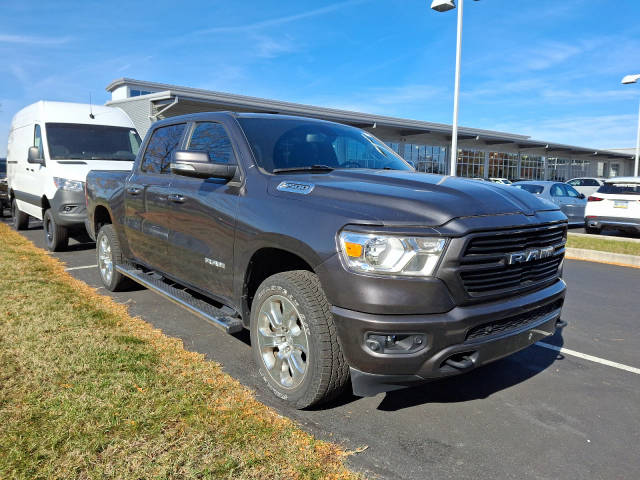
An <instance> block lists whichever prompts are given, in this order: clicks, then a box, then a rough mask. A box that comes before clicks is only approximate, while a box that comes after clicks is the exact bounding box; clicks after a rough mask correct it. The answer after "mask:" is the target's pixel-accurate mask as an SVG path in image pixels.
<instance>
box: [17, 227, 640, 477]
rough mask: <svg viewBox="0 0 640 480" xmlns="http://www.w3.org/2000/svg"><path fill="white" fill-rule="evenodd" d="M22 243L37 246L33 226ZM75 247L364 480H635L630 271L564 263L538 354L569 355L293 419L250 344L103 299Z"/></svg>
mask: <svg viewBox="0 0 640 480" xmlns="http://www.w3.org/2000/svg"><path fill="white" fill-rule="evenodd" d="M5 220H7V219H5ZM23 233H24V236H25V237H27V238H29V239H30V240H32V241H33V242H34V243H35V244H36V245H37V246H40V247H42V246H43V244H44V242H43V232H42V229H41V227H40V226H39V224H38V222H34V221H32V222H31V228H30V230H28V231H25V232H23ZM80 240H81V241H80V242H78V241H76V240H73V241H72V242H71V245H70V250H69V251H67V252H61V253H56V254H54V256H55V257H57V258H59V259H60V260H62V261H63V262H65V263H66V264H67V266H68V268H70V269H71V270H69V273H71V274H72V275H73V276H74V277H76V278H78V279H80V280H83V281H85V282H86V283H88V284H89V285H91V286H93V287H96V288H98V289H99V291H100V292H101V293H104V294H109V295H112V296H113V297H115V299H116V300H117V301H118V302H121V303H126V304H127V305H128V307H129V309H130V312H131V313H132V314H133V315H138V316H140V317H142V318H143V319H144V320H146V321H148V322H149V323H151V324H152V325H154V326H155V327H157V328H160V329H161V330H162V331H163V332H164V333H166V334H167V335H171V336H174V337H178V338H180V339H182V341H183V342H184V345H185V348H187V349H189V350H192V351H197V352H201V353H204V354H205V355H206V357H207V358H208V359H211V360H215V361H217V362H219V363H221V364H222V365H223V366H224V369H225V371H227V372H228V373H229V374H231V375H232V376H233V377H235V378H237V379H238V380H239V381H240V382H242V383H243V384H244V385H246V386H248V387H250V388H252V389H255V390H256V395H257V397H258V398H259V399H260V400H261V401H263V402H264V403H266V404H269V405H271V406H272V407H274V408H276V409H277V410H278V411H279V412H280V413H282V414H283V415H286V416H288V417H290V418H292V419H294V420H296V421H297V422H299V423H300V425H301V426H302V428H304V429H306V430H307V431H309V432H311V433H313V434H314V435H316V436H317V437H319V438H321V439H325V440H330V441H337V442H339V443H342V444H343V445H344V446H345V447H346V448H347V449H349V450H356V449H358V450H360V449H361V448H362V447H365V446H366V447H367V448H366V449H364V450H363V451H361V452H360V453H356V454H354V455H353V456H351V457H350V459H349V463H350V464H351V465H352V467H353V468H354V469H356V470H360V471H362V472H364V473H365V475H366V476H367V477H373V478H389V479H426V478H438V479H440V478H455V479H474V480H475V479H484V478H487V479H489V478H490V479H496V478H499V479H512V478H513V479H558V478H562V479H583V478H584V479H593V480H596V479H603V480H610V479H637V478H639V477H640V473H639V472H640V370H637V369H638V368H640V350H639V348H638V345H640V329H639V328H638V326H639V324H640V295H639V294H640V288H639V287H638V285H639V284H640V283H639V281H638V280H640V270H638V269H631V268H625V267H617V266H612V265H604V264H597V263H588V262H582V261H569V260H568V261H566V262H565V269H564V272H565V280H566V282H567V284H568V296H567V301H566V303H565V308H564V313H563V318H564V319H565V320H567V321H568V322H569V325H568V327H567V328H565V329H564V330H563V331H562V332H561V333H557V334H556V335H555V336H554V337H552V338H550V339H547V343H548V344H550V345H553V346H554V347H555V348H556V349H558V348H564V349H569V352H568V353H563V352H564V351H563V352H558V351H556V350H553V349H551V348H545V347H541V346H538V345H534V346H531V347H529V348H527V349H526V350H523V351H522V352H519V353H517V354H515V355H512V356H510V357H508V358H506V359H503V360H500V361H498V362H496V363H494V364H491V365H489V366H486V367H483V368H480V369H477V370H475V371H473V372H470V373H467V374H465V375H462V376H459V377H456V378H451V379H447V380H444V381H440V382H435V383H431V384H427V385H424V386H421V387H417V388H413V389H410V390H401V391H398V392H392V393H389V394H380V395H378V396H376V397H372V398H357V397H353V396H352V395H348V394H345V395H344V396H343V397H342V398H340V399H339V400H338V401H337V402H336V403H334V404H332V405H329V406H326V407H324V408H322V409H317V410H311V411H296V410H292V409H289V408H286V407H283V406H282V405H281V404H279V403H278V402H277V401H276V400H274V398H273V397H272V395H271V394H270V393H269V392H268V391H266V390H265V389H264V387H263V385H262V381H261V380H260V378H259V377H258V375H257V373H256V368H255V366H254V364H253V361H252V358H251V352H250V346H249V336H248V334H246V333H241V334H238V335H235V336H231V335H225V334H224V333H222V332H221V331H219V330H218V329H215V328H214V327H212V326H210V325H209V324H207V323H206V322H204V321H202V320H200V319H199V318H197V317H195V316H193V315H191V314H189V313H188V312H186V311H185V310H183V309H181V308H179V307H177V306H175V305H174V304H173V303H171V302H169V301H167V300H164V299H163V298H162V297H160V296H159V295H157V294H154V293H152V292H150V291H147V290H144V289H142V288H140V289H136V290H132V291H129V292H120V293H115V294H112V293H109V292H107V291H105V290H104V288H102V284H101V282H100V279H99V275H98V271H97V268H95V263H96V260H95V250H94V247H95V246H94V244H92V243H83V239H80ZM85 267H86V268H85ZM585 356H591V357H597V358H596V359H595V360H594V359H593V358H591V357H586V358H585ZM602 361H604V363H605V364H603V363H602ZM607 361H608V362H615V363H613V365H614V366H610V365H607V364H606V362H607ZM618 364H623V365H622V366H623V367H624V366H628V367H629V366H630V367H635V370H634V368H631V371H629V370H624V369H623V368H621V367H620V366H619V365H618ZM616 365H618V366H616Z"/></svg>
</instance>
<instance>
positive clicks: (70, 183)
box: [53, 177, 84, 192]
mask: <svg viewBox="0 0 640 480" xmlns="http://www.w3.org/2000/svg"><path fill="white" fill-rule="evenodd" d="M53 183H55V184H56V188H59V189H60V190H66V191H67V192H82V191H83V190H84V184H83V182H80V181H78V180H69V179H67V178H60V177H53Z"/></svg>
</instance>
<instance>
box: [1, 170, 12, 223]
mask: <svg viewBox="0 0 640 480" xmlns="http://www.w3.org/2000/svg"><path fill="white" fill-rule="evenodd" d="M9 207H10V203H9V188H8V186H7V159H6V158H0V216H1V217H4V210H5V208H9Z"/></svg>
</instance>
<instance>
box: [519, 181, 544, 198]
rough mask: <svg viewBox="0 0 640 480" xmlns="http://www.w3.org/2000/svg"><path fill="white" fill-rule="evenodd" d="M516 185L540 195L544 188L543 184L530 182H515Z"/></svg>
mask: <svg viewBox="0 0 640 480" xmlns="http://www.w3.org/2000/svg"><path fill="white" fill-rule="evenodd" d="M513 186H514V187H517V188H521V189H522V190H526V191H527V192H529V193H534V194H536V195H540V194H541V193H542V191H543V190H544V187H543V186H542V185H530V184H528V183H525V184H515V185H513Z"/></svg>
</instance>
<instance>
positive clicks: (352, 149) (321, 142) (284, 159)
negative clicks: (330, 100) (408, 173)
mask: <svg viewBox="0 0 640 480" xmlns="http://www.w3.org/2000/svg"><path fill="white" fill-rule="evenodd" d="M237 120H238V122H239V123H240V126H241V127H242V129H243V130H244V133H245V135H246V137H247V140H249V144H250V145H251V149H252V150H253V154H254V156H255V159H256V162H257V163H258V165H259V166H260V167H262V168H264V169H265V170H267V171H268V172H270V173H279V172H284V171H291V170H301V171H305V170H308V169H316V168H317V169H319V168H318V167H322V168H323V169H324V170H331V169H342V168H369V169H389V170H413V169H412V168H411V166H410V165H409V164H408V163H406V162H405V161H404V160H403V159H402V158H401V157H400V156H398V154H396V153H395V152H394V151H393V150H391V149H390V148H389V147H387V146H386V145H385V144H384V143H382V142H381V141H380V140H378V139H377V138H376V137H374V136H373V135H371V134H370V133H367V132H365V131H363V130H360V129H358V128H354V127H348V126H346V125H338V124H333V123H329V122H319V121H315V120H304V119H297V118H296V119H293V118H259V117H239V118H238V119H237Z"/></svg>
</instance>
